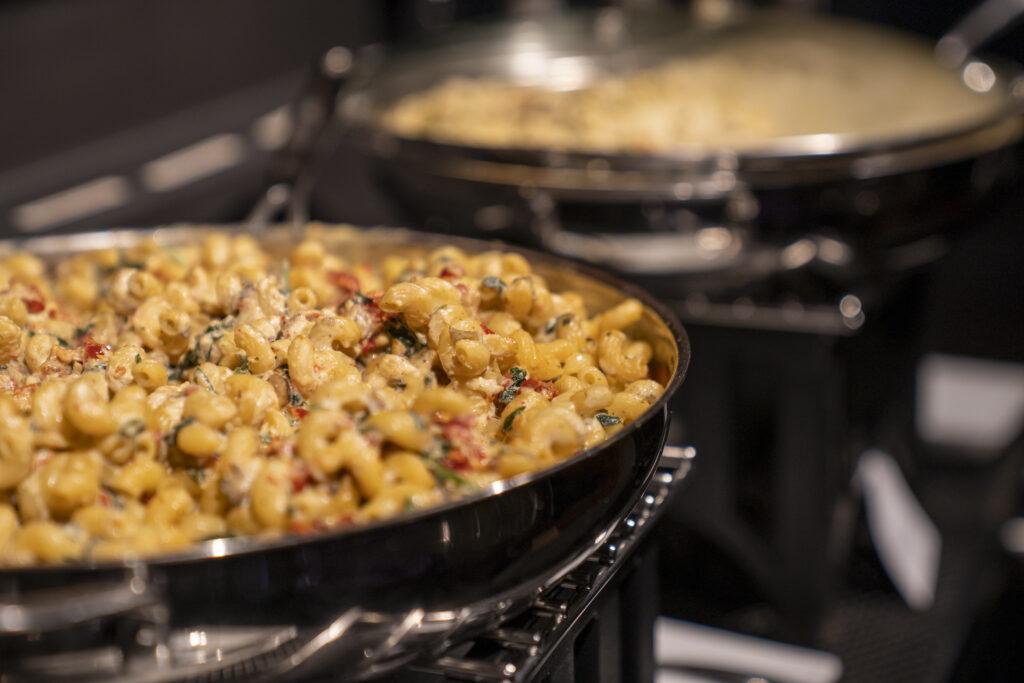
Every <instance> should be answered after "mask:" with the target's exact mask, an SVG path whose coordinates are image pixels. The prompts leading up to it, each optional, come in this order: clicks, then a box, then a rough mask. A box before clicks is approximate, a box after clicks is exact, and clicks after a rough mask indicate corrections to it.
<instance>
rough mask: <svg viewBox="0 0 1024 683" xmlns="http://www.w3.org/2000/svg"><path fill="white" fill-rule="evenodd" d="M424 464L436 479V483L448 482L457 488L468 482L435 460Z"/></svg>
mask: <svg viewBox="0 0 1024 683" xmlns="http://www.w3.org/2000/svg"><path fill="white" fill-rule="evenodd" d="M426 463H427V466H428V467H430V469H431V470H432V471H433V472H434V476H435V477H436V478H437V479H438V481H440V482H442V483H443V482H446V481H450V482H452V483H454V484H456V485H457V486H465V485H466V484H468V483H469V481H467V480H466V479H464V478H462V477H461V476H459V475H458V474H456V472H455V471H454V470H452V469H451V468H450V467H445V466H444V465H442V464H441V463H439V462H437V461H436V460H427V461H426Z"/></svg>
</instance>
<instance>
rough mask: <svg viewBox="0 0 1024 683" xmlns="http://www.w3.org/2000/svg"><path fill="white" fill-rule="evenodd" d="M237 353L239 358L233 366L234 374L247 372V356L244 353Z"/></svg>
mask: <svg viewBox="0 0 1024 683" xmlns="http://www.w3.org/2000/svg"><path fill="white" fill-rule="evenodd" d="M238 355H239V357H240V360H239V361H238V366H237V367H236V368H235V374H236V375H240V374H242V373H243V372H249V356H247V355H245V354H244V353H240V354H238Z"/></svg>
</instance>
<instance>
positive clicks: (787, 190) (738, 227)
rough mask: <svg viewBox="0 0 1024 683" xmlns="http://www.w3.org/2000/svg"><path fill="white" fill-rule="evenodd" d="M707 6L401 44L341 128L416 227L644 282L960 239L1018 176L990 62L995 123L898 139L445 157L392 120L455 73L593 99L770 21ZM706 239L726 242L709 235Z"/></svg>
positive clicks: (1004, 70)
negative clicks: (491, 238)
mask: <svg viewBox="0 0 1024 683" xmlns="http://www.w3.org/2000/svg"><path fill="white" fill-rule="evenodd" d="M709 4H711V5H719V6H721V7H720V11H716V12H712V13H710V14H709V13H707V12H704V13H701V12H689V13H686V12H673V13H657V14H653V15H651V14H639V15H626V14H614V13H613V14H609V13H607V12H604V13H599V14H576V15H563V16H559V17H555V18H551V19H548V20H545V21H543V22H542V21H519V22H509V23H504V24H500V25H495V26H490V27H488V28H486V29H476V30H467V31H464V32H462V33H456V34H454V35H451V36H446V38H445V43H444V44H442V45H433V46H430V47H429V48H427V47H420V48H414V47H407V48H405V49H396V50H395V51H394V54H393V55H392V56H391V57H390V58H387V59H384V60H383V66H380V67H378V68H373V69H368V70H367V71H366V72H365V73H366V74H368V75H365V76H364V78H362V79H357V81H356V83H355V84H354V85H353V87H351V88H348V89H347V90H346V91H345V92H344V93H343V97H342V107H341V112H342V118H343V120H344V122H345V125H347V126H354V127H355V128H356V129H357V130H358V131H359V136H360V138H361V139H362V140H364V141H366V143H367V144H366V147H365V148H366V149H367V151H368V153H369V154H371V155H372V156H373V158H375V159H376V160H377V162H378V166H379V168H380V170H381V172H382V175H383V178H384V181H385V182H386V183H387V185H388V186H389V187H390V188H391V189H392V191H393V192H394V193H395V195H396V197H397V198H399V199H400V200H401V201H403V202H404V203H405V204H406V205H407V206H408V207H410V208H411V209H412V210H413V211H414V212H415V213H416V215H417V218H419V219H420V220H423V221H428V220H431V221H432V224H433V225H437V226H448V229H450V230H451V231H453V232H464V231H469V232H490V233H491V234H494V235H497V236H502V237H508V238H511V239H518V240H522V239H524V237H526V236H530V237H531V239H532V241H533V242H534V243H536V244H540V245H541V246H544V247H546V248H548V249H550V250H553V251H555V252H557V253H562V254H567V255H571V256H579V257H582V258H585V259H587V260H591V261H597V262H600V263H604V264H606V265H610V266H613V267H616V268H618V269H620V270H622V271H623V272H629V273H639V274H652V273H673V272H675V273H692V272H697V271H709V270H722V269H729V268H733V269H735V268H737V267H742V266H743V265H744V264H745V263H746V262H747V261H748V260H749V258H750V257H751V256H752V255H756V258H758V259H760V260H761V261H763V260H764V258H765V257H764V254H763V251H764V247H765V246H772V247H775V246H778V245H780V244H785V243H787V242H789V241H791V240H792V239H793V238H802V237H804V236H806V234H807V233H808V232H812V231H821V232H824V233H827V234H829V235H830V236H833V237H840V238H842V239H844V240H848V241H849V242H851V243H852V244H853V245H854V246H857V247H859V246H861V245H867V246H871V247H875V246H879V247H887V246H892V245H898V244H906V243H908V242H912V241H914V240H916V239H918V238H920V237H922V236H926V235H929V234H931V233H933V232H936V231H940V230H942V229H943V228H945V227H948V226H949V224H950V223H951V222H953V221H954V220H955V217H956V216H957V215H960V214H962V213H963V212H964V211H966V210H968V209H970V208H972V207H974V206H976V205H977V202H978V201H979V200H980V199H981V198H983V197H985V196H988V195H989V194H990V193H991V191H992V190H993V188H994V187H997V186H999V184H1000V183H1001V182H1003V181H1005V180H1006V178H1007V177H1009V175H1012V173H1013V170H1014V168H1015V164H1016V162H1017V150H1016V149H1015V146H1016V145H1017V143H1018V142H1019V141H1020V139H1021V136H1022V133H1024V124H1022V118H1021V115H1020V114H1021V112H1022V111H1024V80H1022V77H1021V71H1020V70H1019V68H1018V67H1017V66H1016V65H1011V64H1004V63H1000V62H997V61H995V60H983V59H980V58H972V59H971V60H969V61H967V62H966V63H964V64H961V65H960V66H959V67H958V69H959V72H958V73H959V74H960V76H961V77H962V78H965V79H967V80H968V81H970V80H971V79H972V78H974V79H977V75H978V74H979V73H981V72H984V74H985V75H986V79H988V80H986V84H987V87H989V88H990V89H994V90H997V91H998V92H999V93H1000V94H999V97H1000V98H1001V100H1002V102H1001V104H1000V105H999V106H998V107H997V108H996V109H994V110H993V111H992V113H991V114H989V115H987V116H983V117H981V118H977V119H974V120H969V121H963V122H962V123H961V124H959V125H955V126H952V127H950V128H948V129H945V130H941V131H939V132H926V131H922V132H920V133H913V132H912V133H909V134H905V135H900V136H898V137H889V138H872V137H864V136H853V135H847V134H839V133H837V134H823V135H807V136H797V137H787V138H778V139H774V140H770V141H768V142H766V143H765V144H763V145H760V146H758V147H757V148H744V149H714V150H707V151H695V152H692V153H690V152H687V153H675V154H647V155H638V154H619V153H597V152H577V151H572V150H554V149H512V148H485V147H474V146H468V145H459V144H448V143H441V142H436V141H431V140H426V139H413V138H408V137H401V136H398V135H395V134H393V133H392V132H390V131H388V130H385V129H384V128H383V127H382V126H381V125H380V124H379V114H380V112H381V111H382V109H383V108H386V107H387V106H388V105H390V104H391V103H393V102H394V101H396V99H398V98H400V97H402V96H404V95H406V94H409V93H412V92H418V91H420V90H423V89H424V88H426V87H429V86H430V85H433V84H435V83H437V82H438V81H440V80H443V79H444V78H447V77H450V76H452V75H464V76H491V77H499V78H506V79H509V80H511V81H512V82H523V78H524V76H523V73H524V69H523V65H524V64H530V65H532V66H531V69H530V70H527V72H528V73H532V74H534V76H533V78H534V80H536V78H537V74H540V78H541V79H542V82H548V83H551V82H554V83H555V84H556V85H557V84H558V82H559V79H562V80H564V79H565V78H566V76H565V74H569V75H570V76H571V79H570V80H572V81H573V82H572V83H571V84H569V85H568V86H566V87H570V86H571V87H580V86H583V85H585V84H586V83H587V82H590V81H592V80H593V79H595V78H599V77H600V76H602V75H603V74H607V73H616V72H622V71H628V70H630V69H635V68H638V67H641V66H644V65H646V64H649V63H653V62H656V61H658V60H659V59H663V58H664V57H665V56H666V54H671V53H672V51H673V50H676V51H678V50H679V46H680V45H682V46H685V47H684V48H683V49H702V47H703V46H706V45H712V44H714V42H715V41H716V40H717V38H718V36H719V35H720V34H722V32H727V31H730V30H734V29H736V28H737V27H739V28H743V29H745V30H746V29H748V28H750V27H754V28H755V29H756V27H757V26H758V22H761V21H767V19H766V17H773V16H774V15H766V14H764V13H761V12H756V11H751V10H747V9H745V8H744V7H743V6H742V5H740V4H738V3H697V6H698V7H700V6H702V5H703V6H707V5H709ZM638 45H639V46H640V47H637V46H638ZM526 82H529V79H527V81H526ZM652 213H653V214H655V215H656V216H657V217H658V218H656V219H652V218H651V215H652ZM665 216H668V217H669V219H665V218H664V217H665ZM706 227H712V228H715V229H716V230H717V231H716V232H714V233H711V234H710V235H709V234H707V233H705V234H704V235H701V234H699V231H700V230H701V229H703V228H706ZM722 230H725V231H726V233H725V234H723V233H722ZM595 232H601V233H605V234H603V235H594V233H595ZM608 235H612V236H614V237H616V238H618V237H622V236H628V237H629V241H628V243H624V242H622V241H621V240H616V239H609V237H608ZM723 237H724V239H723ZM709 238H713V239H709ZM776 252H777V250H776Z"/></svg>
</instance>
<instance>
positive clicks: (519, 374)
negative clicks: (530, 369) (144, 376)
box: [498, 368, 526, 404]
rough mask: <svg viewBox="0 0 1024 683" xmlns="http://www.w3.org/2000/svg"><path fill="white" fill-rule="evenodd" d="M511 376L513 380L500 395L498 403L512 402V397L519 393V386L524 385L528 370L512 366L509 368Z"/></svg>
mask: <svg viewBox="0 0 1024 683" xmlns="http://www.w3.org/2000/svg"><path fill="white" fill-rule="evenodd" d="M509 377H510V378H511V381H510V382H509V385H508V386H507V387H505V389H504V390H503V391H502V392H501V394H500V395H499V396H498V403H501V404H508V403H511V402H512V399H514V398H515V397H516V396H517V395H518V394H519V387H521V386H522V385H523V381H524V380H525V379H526V370H523V369H522V368H512V369H511V370H509Z"/></svg>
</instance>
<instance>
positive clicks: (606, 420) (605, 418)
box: [594, 411, 622, 427]
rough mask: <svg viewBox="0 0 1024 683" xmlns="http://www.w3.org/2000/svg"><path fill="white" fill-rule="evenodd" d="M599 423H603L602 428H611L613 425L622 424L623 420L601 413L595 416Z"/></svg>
mask: <svg viewBox="0 0 1024 683" xmlns="http://www.w3.org/2000/svg"><path fill="white" fill-rule="evenodd" d="M594 417H596V418H597V421H598V422H600V423H601V426H602V427H611V426H612V425H617V424H622V418H621V417H617V416H615V415H611V414H609V413H606V412H604V411H601V412H599V413H597V414H596V415H594Z"/></svg>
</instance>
